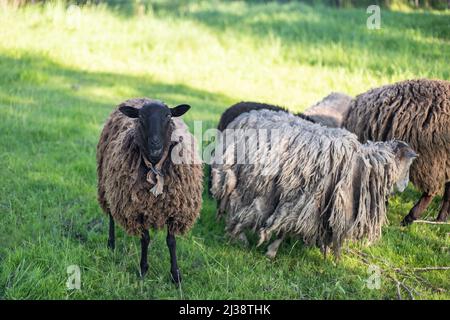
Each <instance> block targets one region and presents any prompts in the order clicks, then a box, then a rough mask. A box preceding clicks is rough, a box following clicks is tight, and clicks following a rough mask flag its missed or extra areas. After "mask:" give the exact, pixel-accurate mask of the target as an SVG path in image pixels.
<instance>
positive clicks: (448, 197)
mask: <svg viewBox="0 0 450 320" xmlns="http://www.w3.org/2000/svg"><path fill="white" fill-rule="evenodd" d="M449 214H450V182H447V183H446V184H445V192H444V198H443V199H442V207H441V211H439V215H438V217H437V221H441V222H445V221H447V218H448V215H449Z"/></svg>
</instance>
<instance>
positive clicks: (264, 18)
mask: <svg viewBox="0 0 450 320" xmlns="http://www.w3.org/2000/svg"><path fill="white" fill-rule="evenodd" d="M156 12H157V13H158V14H159V16H161V17H162V18H164V17H167V16H172V17H173V18H174V19H181V20H186V19H187V20H191V21H193V22H196V23H198V24H201V25H203V26H206V27H207V28H210V29H213V31H214V32H215V33H217V34H219V35H220V33H226V32H230V31H231V32H235V33H236V34H237V35H239V36H241V35H245V36H247V37H249V39H252V40H253V39H255V41H266V40H267V41H269V43H270V41H273V39H279V40H280V42H281V46H283V47H288V48H289V50H286V52H285V53H283V55H286V56H285V57H283V58H287V59H289V60H292V61H298V62H301V63H305V64H309V65H312V66H317V65H320V66H322V65H325V66H330V67H343V66H345V67H346V68H348V69H350V70H355V71H358V70H360V69H361V68H362V67H364V68H368V69H369V70H371V71H373V72H376V73H381V74H383V75H387V76H391V75H393V74H395V73H396V72H397V71H398V69H399V68H407V67H409V66H410V65H413V66H416V67H417V68H419V69H420V70H421V68H423V66H422V64H424V62H427V63H429V62H430V61H441V62H442V63H446V62H445V61H444V60H443V59H444V58H443V56H442V54H441V52H442V50H445V48H448V40H450V28H449V20H450V18H449V16H448V15H437V14H431V13H403V12H383V16H382V29H381V30H368V29H367V27H366V20H367V17H368V15H367V14H366V12H365V10H363V9H350V10H337V9H333V8H326V7H321V6H320V7H311V6H308V5H304V4H299V3H286V4H280V3H269V4H253V5H252V4H247V3H239V4H236V5H234V6H233V5H231V6H223V5H222V6H220V5H219V6H218V7H214V6H209V5H205V6H199V7H198V8H197V7H196V8H190V7H189V5H185V6H182V5H180V6H178V7H170V9H166V8H165V7H164V6H161V7H160V8H159V10H156ZM434 40H442V42H438V43H433V45H432V47H430V42H431V41H434ZM275 45H276V43H275ZM434 47H435V48H434ZM317 50H320V54H315V52H317ZM425 70H426V69H425ZM438 71H439V70H438ZM416 72H418V71H416ZM439 72H442V73H443V77H444V78H447V77H448V76H450V74H449V73H448V71H446V70H444V71H442V70H441V71H439ZM417 76H422V75H421V74H418V75H417Z"/></svg>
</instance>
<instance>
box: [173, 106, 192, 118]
mask: <svg viewBox="0 0 450 320" xmlns="http://www.w3.org/2000/svg"><path fill="white" fill-rule="evenodd" d="M190 108H191V106H190V105H187V104H180V105H179V106H176V107H174V108H170V112H171V113H172V117H180V116H182V115H183V114H185V113H186V112H188V110H189V109H190Z"/></svg>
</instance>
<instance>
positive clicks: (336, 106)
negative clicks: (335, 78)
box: [303, 92, 352, 128]
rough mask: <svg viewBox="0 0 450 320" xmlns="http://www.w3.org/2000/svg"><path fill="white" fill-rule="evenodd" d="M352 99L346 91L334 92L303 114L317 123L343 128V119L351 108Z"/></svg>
mask: <svg viewBox="0 0 450 320" xmlns="http://www.w3.org/2000/svg"><path fill="white" fill-rule="evenodd" d="M351 101H352V97H350V96H348V95H346V94H344V93H340V92H332V93H330V94H329V95H328V96H326V97H325V98H323V99H322V100H321V101H319V102H317V103H316V104H314V105H313V106H311V107H309V108H308V109H306V110H305V112H304V113H303V114H304V115H306V116H308V117H309V118H310V119H312V120H313V122H315V123H320V124H322V125H324V126H327V127H331V128H341V127H342V123H343V120H344V118H345V117H346V116H347V113H348V111H349V109H350V102H351Z"/></svg>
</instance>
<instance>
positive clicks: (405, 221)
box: [401, 214, 416, 227]
mask: <svg viewBox="0 0 450 320" xmlns="http://www.w3.org/2000/svg"><path fill="white" fill-rule="evenodd" d="M414 220H416V219H414V218H412V217H411V216H410V215H409V214H408V215H407V216H406V217H404V218H403V221H402V223H401V224H402V226H404V227H406V226H409V225H410V224H412V223H413V222H414Z"/></svg>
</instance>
